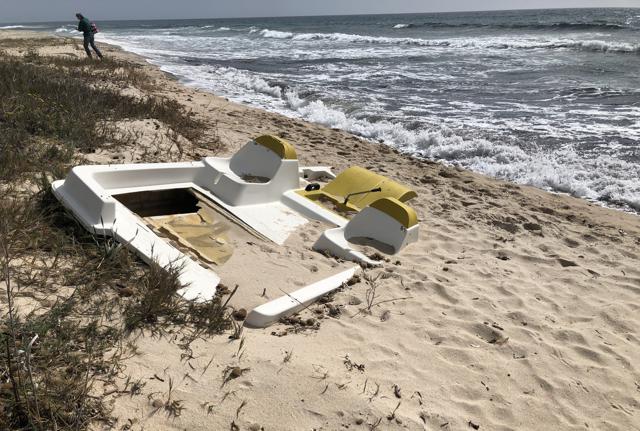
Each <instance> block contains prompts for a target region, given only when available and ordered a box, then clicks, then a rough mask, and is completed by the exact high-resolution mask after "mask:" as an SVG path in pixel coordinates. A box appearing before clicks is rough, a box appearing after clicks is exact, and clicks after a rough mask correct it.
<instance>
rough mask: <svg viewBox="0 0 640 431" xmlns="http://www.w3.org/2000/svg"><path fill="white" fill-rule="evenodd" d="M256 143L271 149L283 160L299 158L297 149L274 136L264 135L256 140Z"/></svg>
mask: <svg viewBox="0 0 640 431" xmlns="http://www.w3.org/2000/svg"><path fill="white" fill-rule="evenodd" d="M254 142H255V143H256V144H260V145H262V146H263V147H265V148H268V149H270V150H271V151H273V152H274V153H276V154H277V155H278V156H280V158H281V159H284V160H296V159H297V158H298V155H297V154H296V149H295V148H294V147H293V145H291V144H290V143H288V142H287V141H285V140H284V139H280V138H277V137H275V136H272V135H262V136H259V137H257V138H256V139H254Z"/></svg>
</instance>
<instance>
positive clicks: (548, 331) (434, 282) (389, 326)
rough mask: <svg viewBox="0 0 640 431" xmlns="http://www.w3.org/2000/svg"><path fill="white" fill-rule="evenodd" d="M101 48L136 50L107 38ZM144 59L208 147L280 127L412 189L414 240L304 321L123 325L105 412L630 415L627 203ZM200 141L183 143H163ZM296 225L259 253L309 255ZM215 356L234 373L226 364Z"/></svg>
mask: <svg viewBox="0 0 640 431" xmlns="http://www.w3.org/2000/svg"><path fill="white" fill-rule="evenodd" d="M47 50H52V52H56V53H58V55H82V52H79V51H77V50H74V48H73V46H69V45H65V46H64V47H60V46H58V47H45V48H41V49H40V51H41V52H40V53H41V55H46V54H47ZM65 50H67V51H68V52H63V51H65ZM105 52H106V54H107V55H109V56H115V57H118V58H124V59H127V60H129V61H136V62H143V60H142V59H139V58H137V57H134V56H132V55H130V54H127V53H123V52H121V51H119V50H117V49H115V48H108V49H106V50H105ZM144 68H145V70H146V71H147V73H149V74H150V76H152V77H153V78H154V79H155V80H156V81H157V82H158V83H160V85H159V86H158V88H157V89H155V90H144V91H153V92H155V94H161V95H164V96H167V97H173V98H176V99H177V100H179V101H180V103H182V104H184V105H185V106H187V107H188V108H190V109H192V110H193V112H194V113H195V115H196V116H198V117H199V118H202V119H204V120H205V121H207V122H208V124H210V127H211V130H213V129H214V128H215V129H216V133H217V134H218V135H219V136H220V138H221V140H222V141H223V142H224V143H225V144H226V145H227V148H226V150H225V152H224V154H220V155H225V154H231V153H232V152H233V151H235V150H236V149H237V148H239V147H240V146H241V145H243V144H244V143H245V142H246V141H247V140H248V139H250V138H252V137H255V136H258V135H260V134H264V133H271V134H274V135H278V136H281V137H284V138H286V139H287V140H289V141H290V142H291V143H293V144H294V145H295V146H296V149H297V150H298V154H299V156H300V159H301V162H302V163H303V164H309V165H317V164H323V165H331V166H333V167H334V168H335V170H336V171H340V170H342V169H345V168H346V167H348V166H350V165H360V166H363V167H366V168H368V169H371V170H373V171H376V172H379V173H381V174H384V175H387V176H389V177H391V178H393V179H395V180H397V181H399V182H402V183H405V184H410V185H411V186H412V187H413V188H414V189H415V190H416V191H417V192H418V197H417V198H416V199H414V200H412V201H411V205H412V206H413V207H414V208H415V209H416V211H417V212H418V215H419V217H420V223H421V230H420V241H419V242H418V243H416V244H413V245H411V246H410V247H408V248H407V249H405V250H404V251H403V252H402V253H400V254H399V255H398V256H395V257H393V258H392V259H391V260H390V261H389V262H387V263H386V264H385V265H384V267H383V268H382V269H376V270H367V271H366V272H365V274H364V275H363V276H362V277H361V280H360V281H359V282H358V283H355V284H353V285H352V286H349V287H348V288H346V289H344V290H342V291H341V292H339V293H337V294H336V295H335V296H334V298H333V300H332V302H330V303H327V304H318V305H315V306H312V307H310V308H309V309H307V310H305V311H304V312H303V313H302V315H301V317H302V318H303V319H316V320H317V321H318V322H319V323H320V325H319V328H317V329H305V328H303V327H300V325H292V324H291V323H288V324H284V323H283V324H277V325H275V326H273V327H271V328H267V329H258V330H253V329H252V330H245V331H244V332H243V336H244V341H243V344H242V345H241V346H239V342H238V341H230V340H228V339H227V337H226V336H219V337H212V338H207V339H203V340H198V341H196V342H194V343H193V344H192V345H191V349H192V353H191V355H190V357H187V358H185V357H184V356H183V355H182V353H183V351H182V350H180V348H179V347H178V345H177V343H176V342H174V341H173V340H171V339H169V338H161V339H157V338H154V337H152V336H149V335H144V334H143V335H140V336H138V337H136V338H135V342H136V343H137V345H138V354H137V355H135V356H133V357H131V358H130V359H127V360H126V362H125V364H124V365H125V366H126V371H125V372H124V374H123V376H122V379H123V381H124V379H126V378H131V379H132V380H137V379H142V381H144V382H145V383H146V384H145V386H144V387H143V388H142V392H141V393H140V394H139V395H135V396H132V397H129V396H125V397H115V396H112V397H114V398H113V399H112V404H113V407H114V411H113V415H114V417H116V418H117V426H116V427H118V428H119V427H121V426H125V425H126V426H129V427H130V428H129V429H143V428H144V429H176V430H177V429H189V430H195V429H229V428H230V427H231V429H243V430H244V429H250V430H259V429H262V428H264V429H265V430H311V429H316V430H339V429H347V428H348V429H363V430H364V429H392V430H393V429H397V430H403V429H408V430H422V429H429V430H432V429H435V430H439V429H441V430H464V429H480V430H523V429H527V430H534V429H535V430H549V429H567V430H584V429H607V430H633V429H640V369H639V365H638V364H640V339H639V338H638V333H639V332H640V312H639V308H640V302H639V301H638V298H640V266H639V265H638V260H639V257H640V219H638V217H637V216H636V215H632V214H627V213H623V212H620V211H614V210H611V209H606V208H602V207H600V206H597V205H593V204H591V203H589V202H586V201H584V200H579V199H575V198H572V197H569V196H564V195H557V194H550V193H547V192H544V191H542V190H539V189H535V188H532V187H527V186H520V185H514V184H509V183H506V182H503V181H498V180H495V179H491V178H488V177H485V176H481V175H478V174H475V173H472V172H469V171H465V170H461V169H456V168H453V167H447V166H443V165H441V164H438V163H434V162H430V161H423V160H417V159H413V158H410V157H407V156H405V155H402V154H400V153H398V152H396V151H394V150H393V149H391V148H389V147H387V146H385V145H384V144H379V143H371V142H366V141H364V140H361V139H359V138H357V137H354V136H352V135H349V134H347V133H344V132H342V131H338V130H330V129H327V128H324V127H321V126H318V125H314V124H310V123H307V122H304V121H301V120H296V119H291V118H286V117H283V116H280V115H277V114H273V113H268V112H265V111H261V110H258V109H253V108H249V107H245V106H241V105H238V104H235V103H231V102H228V101H226V100H224V99H222V98H219V97H216V96H214V95H211V94H208V93H205V92H202V91H198V90H195V89H192V88H186V87H184V86H182V85H181V84H180V83H178V82H176V81H175V80H173V79H172V78H170V77H168V76H166V75H164V74H163V73H161V72H160V71H159V70H157V69H155V68H154V67H152V66H150V65H147V64H145V66H144ZM140 91H142V90H140ZM137 127H139V128H140V129H139V132H140V133H144V132H145V131H147V132H148V131H149V130H152V129H153V125H151V124H145V123H144V122H139V123H137ZM208 155H212V154H208V153H207V151H206V149H202V148H197V147H196V146H193V145H191V146H189V145H186V144H185V147H184V151H183V152H181V154H180V155H178V156H176V158H181V159H182V160H193V159H197V158H200V157H203V156H208ZM111 156H112V155H109V154H103V155H102V156H100V157H99V155H98V156H96V159H95V161H96V162H102V161H104V160H108V159H110V158H111ZM101 157H102V159H101ZM132 159H134V160H135V156H133V157H132ZM314 233H317V232H316V231H315V230H313V229H312V230H311V231H308V232H302V233H297V234H296V235H297V236H296V237H295V238H291V239H290V242H288V243H285V244H284V245H283V246H275V245H274V246H273V247H272V248H271V250H270V253H271V254H273V255H274V257H273V261H274V262H275V261H282V259H284V258H285V257H286V258H288V259H289V262H290V265H292V266H297V267H302V266H305V265H306V266H308V267H311V266H312V265H313V264H314V263H316V262H315V261H318V260H320V256H319V255H317V254H315V253H314V252H312V251H311V250H307V251H305V252H304V253H302V254H301V255H294V254H291V253H290V250H291V249H292V247H294V246H295V245H296V244H299V243H300V241H302V240H303V239H304V238H302V236H301V235H308V237H309V238H311V239H309V241H308V245H309V246H310V245H311V244H312V240H313V234H314ZM322 265H324V264H322ZM321 269H323V270H324V269H326V268H325V267H323V268H321ZM234 270H235V271H237V272H238V274H243V273H246V272H247V268H237V269H229V270H228V271H230V272H233V271H234ZM283 271H284V270H283ZM289 278H290V280H289V281H290V282H291V283H296V279H295V276H292V277H289ZM298 281H299V280H298ZM263 288H266V289H267V291H268V293H269V296H270V297H276V296H279V286H276V285H273V284H269V285H264V284H263V283H261V277H260V274H254V275H253V283H248V284H247V285H241V286H240V290H242V291H243V292H242V296H245V297H252V298H253V300H254V301H255V300H256V298H258V297H259V296H260V295H261V294H262V293H263ZM372 292H375V295H374V299H373V301H372V304H373V305H372V306H371V307H370V309H367V308H369V307H367V298H368V297H369V298H371V295H372ZM235 301H237V302H236V303H234V305H235V306H237V307H241V306H242V303H241V301H239V300H238V299H236V300H235ZM228 367H239V368H240V369H241V370H242V372H241V373H240V375H239V376H237V378H233V379H228V378H226V376H227V374H228V373H226V372H225V371H226V370H227V369H228ZM169 379H171V381H172V382H173V389H172V397H173V398H174V399H179V400H181V401H182V405H183V407H184V409H183V410H182V411H181V414H180V415H179V416H178V417H168V416H167V415H165V414H163V412H161V411H160V412H159V411H157V409H156V408H154V406H153V405H152V402H151V400H152V399H153V398H154V397H156V396H157V395H154V394H163V393H164V394H166V392H167V381H169ZM95 389H96V390H97V391H98V392H100V391H101V390H103V389H102V388H99V387H98V388H95ZM106 390H107V388H105V389H104V391H106ZM234 426H235V427H236V428H234ZM96 429H100V426H96Z"/></svg>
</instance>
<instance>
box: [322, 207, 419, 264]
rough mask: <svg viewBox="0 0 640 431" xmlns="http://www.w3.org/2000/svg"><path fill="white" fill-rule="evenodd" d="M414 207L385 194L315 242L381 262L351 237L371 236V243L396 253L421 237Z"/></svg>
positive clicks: (341, 255)
mask: <svg viewBox="0 0 640 431" xmlns="http://www.w3.org/2000/svg"><path fill="white" fill-rule="evenodd" d="M418 234H419V225H418V222H417V216H416V214H415V211H414V210H413V209H412V208H410V207H409V206H407V205H406V204H403V203H402V202H400V201H398V200H397V199H395V198H382V199H379V200H377V201H375V202H373V203H372V204H371V205H370V206H368V207H366V208H365V209H363V210H362V211H361V212H359V213H358V214H356V215H355V216H354V217H353V218H352V219H351V220H350V221H349V222H348V223H347V224H346V225H344V226H342V227H337V228H333V229H328V230H326V231H325V232H324V233H323V234H322V235H321V236H320V238H318V240H317V241H316V243H315V244H314V245H313V248H314V250H318V251H326V252H328V253H330V254H331V255H333V256H336V257H338V258H341V259H345V260H352V261H356V262H363V263H367V264H369V265H376V266H377V265H380V264H381V262H378V261H375V260H372V259H370V258H369V257H367V256H365V255H364V254H363V253H362V252H360V251H358V250H356V249H354V248H353V246H352V245H351V244H349V241H352V242H355V241H359V240H362V239H365V240H372V242H371V243H370V244H369V245H372V246H374V247H376V248H378V249H379V250H380V251H382V252H383V253H386V254H396V253H398V252H399V251H400V250H402V249H403V248H405V247H406V246H407V245H409V244H411V243H413V242H416V241H417V240H418Z"/></svg>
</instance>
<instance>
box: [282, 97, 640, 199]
mask: <svg viewBox="0 0 640 431" xmlns="http://www.w3.org/2000/svg"><path fill="white" fill-rule="evenodd" d="M282 97H283V98H284V99H285V101H286V103H287V105H288V107H289V108H290V109H292V110H293V111H294V112H295V113H297V114H298V115H300V116H301V117H302V118H304V119H306V120H308V121H312V122H314V123H318V124H322V125H325V126H327V127H331V128H339V129H342V130H346V131H348V132H351V133H354V134H356V135H358V136H361V137H364V138H366V139H370V140H374V141H384V142H385V143H387V144H388V145H391V146H394V147H396V148H398V149H399V150H401V151H405V152H408V153H411V154H414V155H418V156H420V157H424V158H428V159H432V160H438V161H441V162H444V163H448V164H456V165H460V166H463V167H465V168H468V169H471V170H474V171H476V172H481V173H483V174H486V175H490V176H493V177H496V178H501V179H505V180H508V181H512V182H516V183H520V184H527V185H532V186H535V187H539V188H543V189H547V190H553V191H557V192H564V193H568V194H571V195H573V196H576V197H581V198H587V199H592V200H596V201H601V202H604V203H607V204H610V205H616V206H622V207H630V208H633V209H635V210H640V198H639V196H640V179H639V178H640V166H639V165H637V164H632V163H627V162H624V161H621V160H617V159H613V158H610V157H608V156H599V157H596V158H595V159H593V160H585V159H584V157H581V156H580V155H578V154H577V153H576V152H575V151H574V150H573V149H572V148H564V149H559V150H556V151H552V152H551V153H545V152H543V151H534V152H527V151H525V150H523V149H521V148H519V147H517V146H513V145H507V144H501V143H499V142H492V141H488V140H486V139H465V138H463V137H461V136H459V135H457V134H455V133H454V132H453V131H452V130H450V129H448V128H446V127H441V128H440V129H439V130H424V129H418V130H408V129H407V128H406V127H405V126H403V125H401V124H399V123H394V122H391V121H388V120H382V121H369V120H367V119H359V118H354V117H351V116H349V115H347V114H345V113H344V112H342V111H340V110H337V109H335V108H332V107H330V106H327V105H326V104H325V103H324V102H322V101H321V100H311V101H309V100H305V99H304V98H301V97H300V96H299V95H298V94H297V93H296V92H295V91H293V90H285V91H283V92H282ZM622 165H624V166H622ZM620 172H626V174H624V175H623V176H621V175H620Z"/></svg>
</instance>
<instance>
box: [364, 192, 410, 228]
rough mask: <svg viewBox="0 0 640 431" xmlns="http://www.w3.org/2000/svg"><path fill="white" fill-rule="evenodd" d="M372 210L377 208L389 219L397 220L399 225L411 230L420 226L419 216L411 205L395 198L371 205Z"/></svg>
mask: <svg viewBox="0 0 640 431" xmlns="http://www.w3.org/2000/svg"><path fill="white" fill-rule="evenodd" d="M369 206H370V207H371V208H375V209H377V210H379V211H382V212H383V213H385V214H387V215H388V216H389V217H391V218H393V219H395V220H396V221H397V222H398V223H400V224H401V225H402V226H404V227H405V229H409V228H410V227H413V226H415V225H417V224H418V215H417V214H416V211H415V210H414V209H413V208H411V207H410V206H409V205H407V204H405V203H403V202H400V201H399V200H397V199H395V198H382V199H378V200H377V201H375V202H373V203H372V204H371V205H369Z"/></svg>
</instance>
